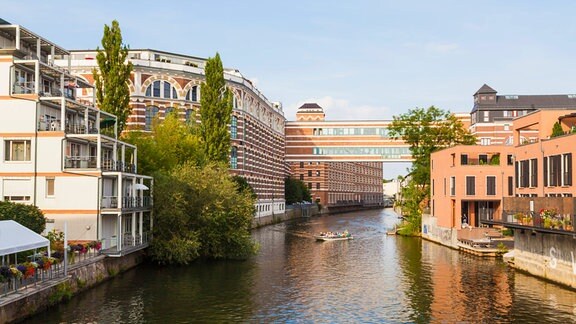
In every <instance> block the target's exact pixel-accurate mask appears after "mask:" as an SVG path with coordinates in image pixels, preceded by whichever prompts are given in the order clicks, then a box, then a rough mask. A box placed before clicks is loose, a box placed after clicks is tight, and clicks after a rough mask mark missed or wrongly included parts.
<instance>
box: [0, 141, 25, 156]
mask: <svg viewBox="0 0 576 324" xmlns="http://www.w3.org/2000/svg"><path fill="white" fill-rule="evenodd" d="M30 143H31V142H30V140H7V141H4V161H30V154H31V153H30V152H31V150H30Z"/></svg>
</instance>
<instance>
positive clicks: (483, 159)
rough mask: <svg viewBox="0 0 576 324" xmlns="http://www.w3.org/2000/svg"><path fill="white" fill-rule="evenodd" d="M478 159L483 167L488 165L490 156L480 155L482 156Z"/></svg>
mask: <svg viewBox="0 0 576 324" xmlns="http://www.w3.org/2000/svg"><path fill="white" fill-rule="evenodd" d="M478 159H479V160H480V164H481V165H483V164H488V155H486V154H480V155H479V156H478Z"/></svg>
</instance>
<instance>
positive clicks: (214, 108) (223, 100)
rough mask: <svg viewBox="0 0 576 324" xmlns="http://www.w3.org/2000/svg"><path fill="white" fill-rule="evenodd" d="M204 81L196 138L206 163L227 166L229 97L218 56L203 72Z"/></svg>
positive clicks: (230, 96) (228, 152) (230, 102)
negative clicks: (197, 137)
mask: <svg viewBox="0 0 576 324" xmlns="http://www.w3.org/2000/svg"><path fill="white" fill-rule="evenodd" d="M204 73H205V75H206V81H205V82H204V83H202V87H201V89H200V91H201V96H200V121H201V123H200V137H201V138H202V145H203V149H204V154H205V155H206V158H207V159H208V161H214V162H223V163H228V157H229V154H230V133H229V132H228V125H229V124H230V118H231V114H232V93H231V92H230V90H229V89H227V88H226V82H225V81H224V68H223V67H222V61H221V60H220V55H219V54H218V53H216V56H215V57H213V58H209V59H208V61H207V62H206V67H205V69H204Z"/></svg>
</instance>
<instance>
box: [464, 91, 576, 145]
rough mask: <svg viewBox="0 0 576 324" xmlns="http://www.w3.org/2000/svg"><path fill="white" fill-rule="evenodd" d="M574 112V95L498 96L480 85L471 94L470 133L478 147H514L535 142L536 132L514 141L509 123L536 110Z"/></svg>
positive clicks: (523, 135)
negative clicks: (472, 94)
mask: <svg viewBox="0 0 576 324" xmlns="http://www.w3.org/2000/svg"><path fill="white" fill-rule="evenodd" d="M555 109H560V110H562V109H576V94H563V95H498V94H497V91H496V90H494V89H492V88H491V87H490V86H488V85H486V84H484V85H483V86H482V87H481V88H480V89H478V91H476V93H474V106H473V108H472V112H471V113H470V117H471V125H470V132H471V133H472V134H474V135H476V137H477V139H478V144H480V145H492V144H496V145H518V144H523V143H525V142H532V141H538V132H537V131H525V132H523V134H522V136H520V137H519V138H518V139H517V141H519V142H514V137H513V136H512V124H513V120H514V119H515V118H517V117H520V116H524V115H526V114H528V113H530V112H533V111H536V110H555Z"/></svg>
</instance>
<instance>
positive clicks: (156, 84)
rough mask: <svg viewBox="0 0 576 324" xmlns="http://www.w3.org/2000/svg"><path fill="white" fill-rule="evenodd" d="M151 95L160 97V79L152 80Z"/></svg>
mask: <svg viewBox="0 0 576 324" xmlns="http://www.w3.org/2000/svg"><path fill="white" fill-rule="evenodd" d="M152 96H153V97H160V81H154V83H153V84H152Z"/></svg>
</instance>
